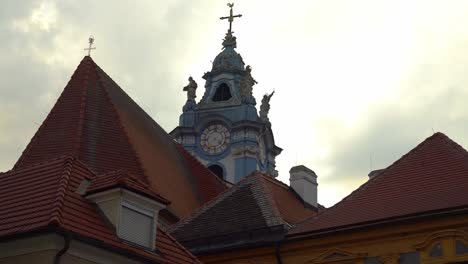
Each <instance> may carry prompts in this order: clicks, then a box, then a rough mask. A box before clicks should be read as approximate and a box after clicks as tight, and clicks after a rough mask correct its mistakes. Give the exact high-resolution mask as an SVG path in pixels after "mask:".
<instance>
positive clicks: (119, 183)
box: [86, 170, 169, 205]
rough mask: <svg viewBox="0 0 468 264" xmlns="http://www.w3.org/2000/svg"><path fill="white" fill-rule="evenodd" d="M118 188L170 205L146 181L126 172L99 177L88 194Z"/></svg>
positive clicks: (90, 186) (119, 171) (116, 172)
mask: <svg viewBox="0 0 468 264" xmlns="http://www.w3.org/2000/svg"><path fill="white" fill-rule="evenodd" d="M117 187H122V188H125V189H128V190H131V191H133V192H135V193H138V194H141V195H143V196H146V197H149V198H151V199H153V200H157V201H159V202H161V203H163V204H166V205H167V204H169V201H168V200H166V199H164V198H163V197H161V195H159V194H158V193H156V192H155V191H154V190H153V189H152V188H151V185H149V184H148V183H147V182H146V181H143V180H141V179H139V178H138V177H137V176H135V175H133V174H130V173H129V172H128V171H125V170H117V171H112V172H108V173H105V174H101V175H98V176H97V177H95V178H94V179H93V181H92V182H91V184H90V185H89V187H88V188H87V190H86V194H93V193H96V192H101V191H105V190H110V189H112V188H117Z"/></svg>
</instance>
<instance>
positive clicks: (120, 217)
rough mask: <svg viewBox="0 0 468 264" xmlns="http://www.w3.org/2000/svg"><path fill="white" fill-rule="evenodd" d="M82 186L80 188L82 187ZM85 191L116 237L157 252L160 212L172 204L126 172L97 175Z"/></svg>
mask: <svg viewBox="0 0 468 264" xmlns="http://www.w3.org/2000/svg"><path fill="white" fill-rule="evenodd" d="M80 186H81V185H80ZM77 191H79V192H81V193H83V192H85V193H86V194H87V195H86V198H88V199H89V200H91V201H92V202H94V203H95V204H96V205H97V206H98V208H99V210H100V211H101V212H102V213H103V215H104V216H105V217H106V218H107V220H108V221H109V222H110V223H111V224H112V225H113V226H114V227H115V232H116V235H117V236H118V237H119V238H121V239H123V240H125V241H128V242H129V243H131V244H136V245H139V246H142V247H145V248H148V249H150V250H153V249H155V242H156V235H157V234H156V231H157V224H158V215H159V211H160V210H162V209H164V208H165V207H166V205H167V204H168V203H169V201H167V200H166V199H164V198H163V197H161V196H160V195H158V194H157V193H155V192H154V191H152V189H151V188H150V187H149V185H146V184H145V183H144V182H142V181H141V180H139V179H137V178H136V177H134V176H132V175H128V174H127V173H126V172H123V171H116V172H111V173H108V174H105V175H102V176H98V177H97V178H96V179H93V180H92V181H91V185H90V186H89V187H88V188H87V190H82V188H81V189H80V188H78V190H77Z"/></svg>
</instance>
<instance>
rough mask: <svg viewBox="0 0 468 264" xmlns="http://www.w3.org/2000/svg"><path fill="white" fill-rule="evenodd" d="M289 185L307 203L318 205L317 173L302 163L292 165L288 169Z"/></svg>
mask: <svg viewBox="0 0 468 264" xmlns="http://www.w3.org/2000/svg"><path fill="white" fill-rule="evenodd" d="M289 175H290V177H289V185H290V186H291V188H293V189H294V191H295V192H296V193H297V194H299V196H301V198H302V200H304V201H305V202H307V203H308V204H310V205H312V206H314V207H316V208H317V207H318V203H317V185H318V184H317V174H315V172H314V171H313V170H311V169H309V168H307V167H306V166H304V165H299V166H294V167H292V168H291V170H289Z"/></svg>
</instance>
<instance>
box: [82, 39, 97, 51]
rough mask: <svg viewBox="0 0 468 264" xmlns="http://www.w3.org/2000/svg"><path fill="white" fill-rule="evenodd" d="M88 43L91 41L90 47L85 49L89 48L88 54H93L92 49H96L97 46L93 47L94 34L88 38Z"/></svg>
mask: <svg viewBox="0 0 468 264" xmlns="http://www.w3.org/2000/svg"><path fill="white" fill-rule="evenodd" d="M88 43H89V48H87V49H84V50H87V51H88V56H91V50H95V49H96V48H95V47H94V48H93V47H92V46H93V43H94V36H92V35H91V36H89V40H88Z"/></svg>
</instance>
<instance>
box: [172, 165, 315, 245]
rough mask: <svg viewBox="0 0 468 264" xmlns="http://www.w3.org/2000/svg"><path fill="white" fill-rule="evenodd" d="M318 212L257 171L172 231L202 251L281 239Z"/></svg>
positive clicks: (181, 239)
mask: <svg viewBox="0 0 468 264" xmlns="http://www.w3.org/2000/svg"><path fill="white" fill-rule="evenodd" d="M316 212H317V210H316V209H315V208H312V207H310V206H308V205H306V204H305V203H304V202H303V201H302V200H301V199H300V198H299V196H297V195H296V194H295V193H294V191H292V189H290V188H289V186H287V185H285V184H283V183H282V182H280V181H278V180H275V179H274V178H272V177H271V176H268V175H265V174H263V173H261V172H254V173H253V174H251V175H249V176H247V177H245V178H244V179H242V180H241V181H239V182H238V183H237V184H236V185H234V186H233V187H231V188H230V189H229V190H227V191H225V192H224V193H222V194H221V195H220V196H219V197H217V198H215V199H213V200H212V201H211V202H209V203H207V204H206V205H204V206H203V207H202V208H200V209H199V210H198V211H197V212H195V213H194V214H192V215H190V216H189V217H188V218H186V219H183V220H181V221H180V222H179V223H178V224H177V225H176V226H175V227H173V228H172V230H171V231H170V232H171V234H172V235H173V236H174V237H176V238H177V241H179V242H181V243H182V244H183V245H184V246H186V247H187V248H189V249H190V250H191V252H195V253H200V252H207V251H209V250H215V249H220V248H229V247H235V246H245V245H252V244H258V243H268V242H271V241H277V240H278V239H280V238H281V237H282V236H283V235H284V233H285V230H286V229H288V228H289V227H290V226H291V225H292V224H294V223H296V222H299V221H302V220H304V219H306V218H308V217H311V216H313V215H315V214H316ZM249 234H250V235H249ZM252 234H254V235H253V236H252Z"/></svg>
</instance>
